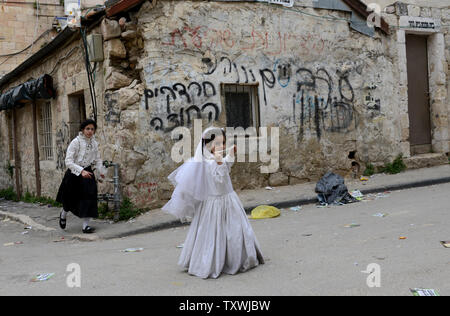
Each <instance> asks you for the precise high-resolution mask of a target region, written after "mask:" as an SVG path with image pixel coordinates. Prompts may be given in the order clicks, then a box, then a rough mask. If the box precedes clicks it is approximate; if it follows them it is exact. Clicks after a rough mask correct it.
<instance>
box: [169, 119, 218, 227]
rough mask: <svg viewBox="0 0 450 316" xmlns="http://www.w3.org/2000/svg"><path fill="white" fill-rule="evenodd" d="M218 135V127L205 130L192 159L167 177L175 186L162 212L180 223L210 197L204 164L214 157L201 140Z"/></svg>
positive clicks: (209, 187)
mask: <svg viewBox="0 0 450 316" xmlns="http://www.w3.org/2000/svg"><path fill="white" fill-rule="evenodd" d="M213 131H214V133H213ZM216 131H217V132H216ZM220 133H222V131H221V129H220V128H218V127H209V128H207V129H205V130H204V131H203V133H202V139H201V140H200V142H199V144H198V145H197V148H196V150H195V155H194V157H193V158H190V159H189V160H187V161H186V162H185V163H184V164H183V165H181V166H180V167H179V168H177V169H176V170H175V171H174V172H172V173H171V174H170V175H169V176H168V179H169V180H170V182H171V183H172V184H173V185H174V186H175V190H174V191H173V193H172V198H171V199H170V201H169V202H167V204H166V205H164V206H163V208H162V210H163V211H164V212H166V213H169V214H172V215H174V216H176V217H177V218H179V219H181V220H182V221H186V220H189V219H191V218H192V217H193V216H194V213H195V210H196V208H197V206H198V204H200V202H201V201H204V200H206V199H207V198H208V197H209V196H211V194H212V191H211V184H210V181H211V179H209V176H208V173H207V169H206V168H207V165H206V164H207V161H208V160H212V159H214V156H213V154H212V153H211V152H210V151H209V150H208V149H206V148H205V147H204V146H203V139H204V138H205V136H207V135H210V134H211V135H212V134H215V135H218V134H220Z"/></svg>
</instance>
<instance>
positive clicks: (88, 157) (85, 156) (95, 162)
mask: <svg viewBox="0 0 450 316" xmlns="http://www.w3.org/2000/svg"><path fill="white" fill-rule="evenodd" d="M65 162H66V166H67V168H69V169H70V171H72V173H73V174H74V175H76V176H79V175H80V174H81V172H82V171H83V170H84V169H85V168H87V167H89V166H92V167H95V168H96V169H97V170H98V171H99V173H100V174H101V175H104V174H105V173H106V169H105V167H103V163H102V160H101V158H100V153H99V151H98V143H97V141H96V140H95V139H94V137H92V138H90V139H89V138H87V137H86V136H84V135H83V133H81V132H80V133H79V135H78V136H77V137H76V138H75V139H74V140H73V141H72V142H71V143H70V145H69V148H67V154H66V160H65Z"/></svg>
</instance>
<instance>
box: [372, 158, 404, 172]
mask: <svg viewBox="0 0 450 316" xmlns="http://www.w3.org/2000/svg"><path fill="white" fill-rule="evenodd" d="M404 170H406V165H405V163H404V162H403V156H402V155H399V156H398V157H397V158H395V160H394V161H393V162H392V163H388V164H387V165H385V166H384V167H380V168H379V169H378V172H384V173H390V174H396V173H400V172H402V171H404Z"/></svg>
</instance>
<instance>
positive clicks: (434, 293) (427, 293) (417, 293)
mask: <svg viewBox="0 0 450 316" xmlns="http://www.w3.org/2000/svg"><path fill="white" fill-rule="evenodd" d="M410 290H411V293H412V294H413V295H414V296H440V295H439V293H438V292H437V291H436V290H434V289H410Z"/></svg>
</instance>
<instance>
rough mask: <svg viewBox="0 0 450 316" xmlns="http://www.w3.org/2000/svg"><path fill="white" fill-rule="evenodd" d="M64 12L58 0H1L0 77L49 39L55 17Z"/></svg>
mask: <svg viewBox="0 0 450 316" xmlns="http://www.w3.org/2000/svg"><path fill="white" fill-rule="evenodd" d="M63 15H64V4H61V2H60V1H59V0H45V1H24V0H16V1H2V2H1V3H0V30H1V31H0V78H1V77H2V76H3V75H4V74H6V73H8V72H10V71H12V70H13V69H14V68H15V67H16V66H18V65H19V64H20V63H22V62H23V61H24V60H25V59H27V58H29V57H30V56H31V55H32V54H33V53H35V52H37V51H38V50H39V49H40V48H41V47H42V46H43V45H45V44H46V43H49V42H50V41H51V40H52V38H53V37H54V36H55V35H56V33H57V32H56V30H55V29H54V28H53V24H54V22H55V17H58V16H63Z"/></svg>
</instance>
